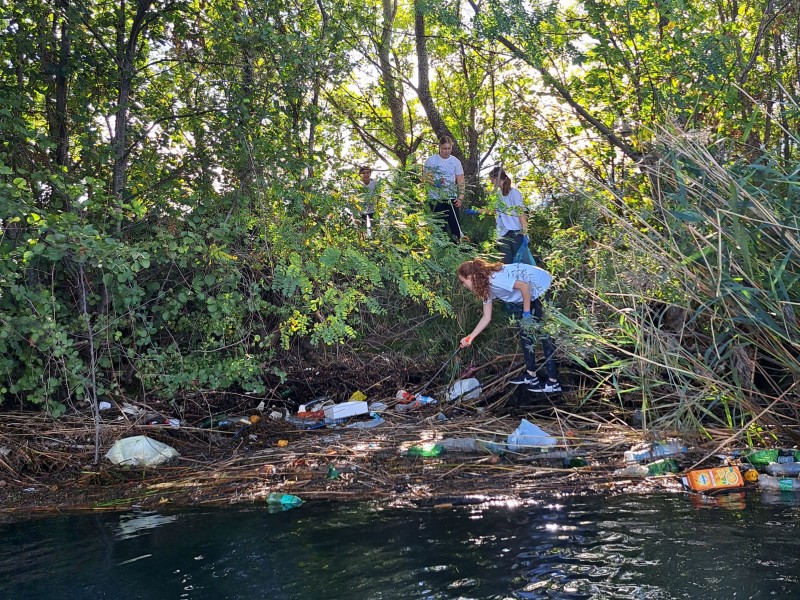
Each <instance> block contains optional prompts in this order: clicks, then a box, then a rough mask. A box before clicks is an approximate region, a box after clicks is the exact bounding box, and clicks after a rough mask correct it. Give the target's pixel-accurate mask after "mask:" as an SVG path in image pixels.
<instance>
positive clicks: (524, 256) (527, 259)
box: [514, 244, 536, 266]
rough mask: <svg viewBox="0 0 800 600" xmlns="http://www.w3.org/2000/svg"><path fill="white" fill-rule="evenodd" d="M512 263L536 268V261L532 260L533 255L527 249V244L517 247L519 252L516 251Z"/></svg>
mask: <svg viewBox="0 0 800 600" xmlns="http://www.w3.org/2000/svg"><path fill="white" fill-rule="evenodd" d="M514 262H515V263H523V264H526V265H533V266H536V259H535V258H533V253H532V252H531V249H530V248H528V244H522V245H521V246H520V247H519V250H517V253H516V254H515V255H514Z"/></svg>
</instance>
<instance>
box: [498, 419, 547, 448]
mask: <svg viewBox="0 0 800 600" xmlns="http://www.w3.org/2000/svg"><path fill="white" fill-rule="evenodd" d="M556 443H558V440H556V438H554V437H553V436H551V435H549V434H548V433H545V432H544V431H543V430H542V429H540V428H539V427H538V426H537V425H534V424H533V423H531V422H530V421H528V420H527V419H522V421H520V424H519V427H517V428H516V429H515V430H514V431H512V432H511V433H510V434H509V436H508V449H509V450H510V451H511V452H524V451H525V450H531V449H533V448H541V447H542V446H555V445H556Z"/></svg>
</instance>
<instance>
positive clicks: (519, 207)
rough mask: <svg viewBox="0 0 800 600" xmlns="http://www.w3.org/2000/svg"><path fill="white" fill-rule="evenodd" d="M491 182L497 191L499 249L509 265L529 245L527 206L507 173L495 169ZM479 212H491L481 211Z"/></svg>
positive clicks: (496, 214) (496, 211)
mask: <svg viewBox="0 0 800 600" xmlns="http://www.w3.org/2000/svg"><path fill="white" fill-rule="evenodd" d="M489 182H490V183H491V184H492V187H493V188H495V189H497V191H498V194H497V198H496V203H495V218H496V219H497V225H496V228H497V248H498V250H499V251H500V254H501V256H502V261H503V263H505V264H507V265H509V264H511V263H512V262H514V257H515V256H516V254H517V251H518V250H519V249H520V247H521V246H522V244H523V243H525V244H527V243H528V236H527V234H526V232H527V231H528V219H527V217H526V216H525V205H524V202H523V200H522V194H521V193H520V192H519V190H518V189H517V188H514V187H511V178H510V177H509V176H508V175H507V174H506V172H505V171H504V170H503V169H502V168H500V167H495V168H493V169H492V170H491V171H489ZM478 212H482V213H486V212H489V211H487V209H480V210H479V211H478Z"/></svg>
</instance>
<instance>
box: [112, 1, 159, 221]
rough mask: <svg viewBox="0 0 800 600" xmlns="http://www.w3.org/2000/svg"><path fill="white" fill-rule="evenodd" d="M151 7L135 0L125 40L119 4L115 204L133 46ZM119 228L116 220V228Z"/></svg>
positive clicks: (121, 185)
mask: <svg viewBox="0 0 800 600" xmlns="http://www.w3.org/2000/svg"><path fill="white" fill-rule="evenodd" d="M151 5H152V0H138V2H137V5H136V15H135V16H134V18H133V23H132V24H131V30H130V33H129V34H128V39H127V40H126V39H125V23H126V17H125V0H121V1H120V5H119V19H118V20H117V44H116V49H117V64H118V65H119V73H118V78H119V79H118V81H119V88H118V90H117V112H116V115H115V123H114V140H113V144H112V145H113V150H114V170H113V175H112V180H111V189H112V192H113V194H114V196H116V198H117V202H118V203H119V204H122V193H123V191H124V189H125V182H126V176H127V171H128V168H127V167H128V150H127V142H128V111H129V104H130V97H131V91H132V87H133V76H134V74H135V69H134V67H135V65H134V61H135V58H136V46H137V44H138V42H139V36H140V35H141V34H142V32H143V31H144V29H145V27H146V25H147V23H146V20H145V17H146V16H147V12H148V10H150V6H151ZM119 228H120V222H119V221H118V224H117V229H118V230H119Z"/></svg>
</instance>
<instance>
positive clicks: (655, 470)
mask: <svg viewBox="0 0 800 600" xmlns="http://www.w3.org/2000/svg"><path fill="white" fill-rule="evenodd" d="M645 466H646V467H647V474H648V475H666V474H667V473H677V472H678V471H680V467H679V466H678V462H677V461H676V460H675V459H674V458H664V459H662V460H657V461H656V462H653V463H650V464H649V465H645Z"/></svg>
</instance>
